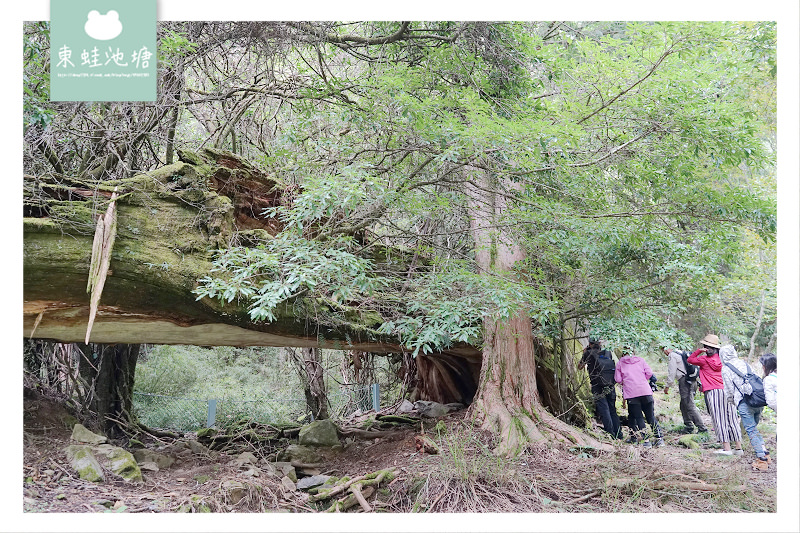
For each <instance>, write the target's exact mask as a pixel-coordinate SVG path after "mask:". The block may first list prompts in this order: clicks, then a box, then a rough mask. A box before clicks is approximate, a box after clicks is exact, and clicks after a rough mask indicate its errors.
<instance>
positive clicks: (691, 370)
mask: <svg viewBox="0 0 800 533" xmlns="http://www.w3.org/2000/svg"><path fill="white" fill-rule="evenodd" d="M676 351H677V352H678V353H679V354H681V359H683V368H684V370H686V377H685V378H684V379H685V381H686V383H694V382H695V380H697V377H698V376H699V375H700V367H698V366H695V365H693V364H692V363H690V362H689V361H688V360H687V359H689V354H688V353H687V352H685V351H684V350H676Z"/></svg>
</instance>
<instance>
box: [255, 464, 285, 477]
mask: <svg viewBox="0 0 800 533" xmlns="http://www.w3.org/2000/svg"><path fill="white" fill-rule="evenodd" d="M290 466H291V465H290ZM261 470H262V472H266V474H267V475H268V476H277V475H278V470H277V469H276V468H275V465H274V464H273V463H262V466H261Z"/></svg>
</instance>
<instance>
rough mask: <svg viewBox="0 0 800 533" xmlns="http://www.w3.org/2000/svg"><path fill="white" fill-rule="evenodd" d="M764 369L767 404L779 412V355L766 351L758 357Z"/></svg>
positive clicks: (776, 412)
mask: <svg viewBox="0 0 800 533" xmlns="http://www.w3.org/2000/svg"><path fill="white" fill-rule="evenodd" d="M758 360H759V362H760V363H761V368H762V369H763V371H764V396H765V397H766V398H767V405H768V406H769V408H770V409H772V410H773V411H775V414H778V356H776V355H775V354H774V353H765V354H764V355H762V356H761V357H759V358H758Z"/></svg>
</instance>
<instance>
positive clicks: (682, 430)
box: [678, 426, 694, 435]
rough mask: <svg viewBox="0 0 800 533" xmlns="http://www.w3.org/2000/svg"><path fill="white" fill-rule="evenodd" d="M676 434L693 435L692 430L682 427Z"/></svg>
mask: <svg viewBox="0 0 800 533" xmlns="http://www.w3.org/2000/svg"><path fill="white" fill-rule="evenodd" d="M678 433H680V434H681V435H688V434H689V433H694V428H690V427H687V426H683V427H682V428H681V429H679V430H678Z"/></svg>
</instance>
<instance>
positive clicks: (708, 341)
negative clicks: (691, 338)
mask: <svg viewBox="0 0 800 533" xmlns="http://www.w3.org/2000/svg"><path fill="white" fill-rule="evenodd" d="M700 344H702V345H703V346H710V347H712V348H719V347H720V346H721V345H720V343H719V337H717V336H716V335H714V334H713V333H709V334H708V335H706V336H705V337H703V340H701V341H700Z"/></svg>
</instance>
